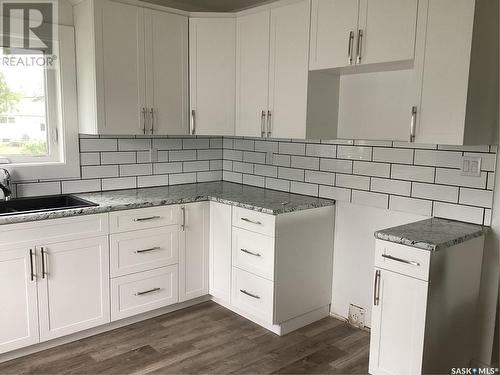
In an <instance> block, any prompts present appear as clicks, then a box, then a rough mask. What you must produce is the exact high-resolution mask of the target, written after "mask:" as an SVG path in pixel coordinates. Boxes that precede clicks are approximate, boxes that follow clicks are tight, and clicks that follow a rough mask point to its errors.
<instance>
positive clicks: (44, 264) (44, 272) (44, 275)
mask: <svg viewBox="0 0 500 375" xmlns="http://www.w3.org/2000/svg"><path fill="white" fill-rule="evenodd" d="M40 252H41V254H42V279H45V277H46V276H47V275H48V273H47V270H46V267H47V265H46V261H45V255H48V253H47V252H46V251H45V248H44V247H42V248H41V249H40Z"/></svg>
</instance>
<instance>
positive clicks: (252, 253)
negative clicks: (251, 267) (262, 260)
mask: <svg viewBox="0 0 500 375" xmlns="http://www.w3.org/2000/svg"><path fill="white" fill-rule="evenodd" d="M240 250H241V251H242V252H244V253H245V254H250V255H253V256H254V257H261V256H262V255H260V254H259V253H254V252H252V251H250V250H247V249H240Z"/></svg>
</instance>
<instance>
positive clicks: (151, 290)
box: [135, 288, 161, 296]
mask: <svg viewBox="0 0 500 375" xmlns="http://www.w3.org/2000/svg"><path fill="white" fill-rule="evenodd" d="M160 290H161V288H153V289H150V290H146V291H144V292H137V293H136V294H135V295H136V296H145V295H147V294H151V293H155V292H159V291H160Z"/></svg>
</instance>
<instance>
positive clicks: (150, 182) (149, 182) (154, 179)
mask: <svg viewBox="0 0 500 375" xmlns="http://www.w3.org/2000/svg"><path fill="white" fill-rule="evenodd" d="M164 185H168V175H155V176H139V177H137V187H139V188H143V187H154V186H164Z"/></svg>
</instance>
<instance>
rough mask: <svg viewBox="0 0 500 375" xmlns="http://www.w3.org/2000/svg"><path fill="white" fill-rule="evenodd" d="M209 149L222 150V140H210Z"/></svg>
mask: <svg viewBox="0 0 500 375" xmlns="http://www.w3.org/2000/svg"><path fill="white" fill-rule="evenodd" d="M210 148H222V138H210Z"/></svg>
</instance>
